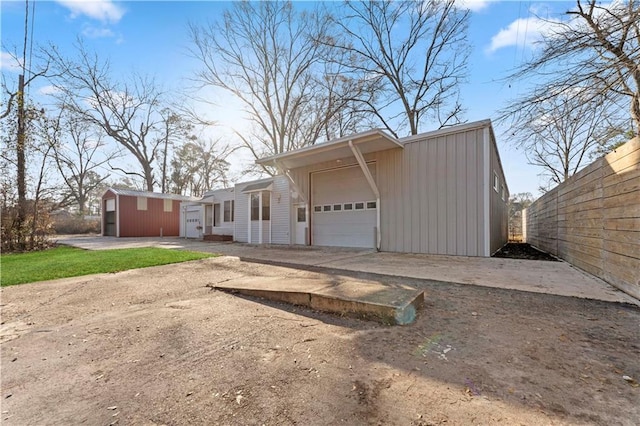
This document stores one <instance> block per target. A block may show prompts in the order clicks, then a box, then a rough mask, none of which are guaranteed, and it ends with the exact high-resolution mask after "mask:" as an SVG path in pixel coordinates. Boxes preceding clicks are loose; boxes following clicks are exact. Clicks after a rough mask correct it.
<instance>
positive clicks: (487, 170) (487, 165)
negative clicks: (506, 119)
mask: <svg viewBox="0 0 640 426" xmlns="http://www.w3.org/2000/svg"><path fill="white" fill-rule="evenodd" d="M482 135H483V145H482V148H483V151H484V155H483V157H484V206H483V207H484V255H485V256H487V257H489V256H491V149H490V140H489V138H490V134H489V127H485V128H484V131H483V132H482Z"/></svg>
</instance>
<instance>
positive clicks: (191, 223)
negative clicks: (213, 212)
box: [185, 210, 201, 238]
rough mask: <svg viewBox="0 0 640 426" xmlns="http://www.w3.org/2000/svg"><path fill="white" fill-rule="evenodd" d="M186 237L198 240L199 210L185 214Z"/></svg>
mask: <svg viewBox="0 0 640 426" xmlns="http://www.w3.org/2000/svg"><path fill="white" fill-rule="evenodd" d="M185 225H186V228H185V232H186V236H187V238H200V231H201V230H200V229H198V227H199V226H201V223H200V210H191V211H187V212H186V224H185Z"/></svg>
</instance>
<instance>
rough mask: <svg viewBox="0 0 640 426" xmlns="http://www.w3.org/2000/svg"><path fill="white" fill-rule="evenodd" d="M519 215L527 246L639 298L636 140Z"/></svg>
mask: <svg viewBox="0 0 640 426" xmlns="http://www.w3.org/2000/svg"><path fill="white" fill-rule="evenodd" d="M522 217H523V230H524V232H525V235H524V238H525V241H527V242H528V243H529V244H531V245H533V246H535V247H537V248H539V249H541V250H543V251H546V252H548V253H551V254H553V255H555V256H557V257H559V258H561V259H564V260H566V261H567V262H569V263H571V264H572V265H574V266H577V267H578V268H580V269H582V270H584V271H587V272H589V273H591V274H593V275H595V276H597V277H599V278H602V279H603V280H605V281H607V282H608V283H610V284H612V285H614V286H616V287H618V288H619V289H621V290H623V291H625V292H626V293H628V294H630V295H632V296H634V297H635V298H638V299H640V138H638V137H636V138H635V139H632V140H630V141H629V142H627V143H626V144H624V145H622V146H621V147H620V148H618V149H616V150H615V151H614V152H612V153H610V154H608V155H606V156H605V157H602V158H600V159H598V160H597V161H595V162H594V163H592V164H590V165H589V166H587V167H585V168H584V169H582V170H581V171H580V172H579V173H576V174H575V175H574V176H572V177H571V178H569V179H568V180H567V181H565V182H563V183H562V184H560V185H558V186H557V187H555V188H554V189H552V190H551V191H549V192H547V193H546V194H545V195H543V196H542V197H540V198H539V199H537V200H536V201H535V202H534V203H533V204H532V205H531V206H530V207H529V208H528V209H526V210H525V211H524V212H523V215H522Z"/></svg>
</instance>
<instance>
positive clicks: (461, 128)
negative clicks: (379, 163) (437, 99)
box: [398, 119, 491, 144]
mask: <svg viewBox="0 0 640 426" xmlns="http://www.w3.org/2000/svg"><path fill="white" fill-rule="evenodd" d="M490 126H491V120H489V119H485V120H479V121H474V122H471V123H465V124H459V125H457V126H452V127H445V128H443V129H438V130H433V131H431V132H425V133H420V134H417V135H411V136H406V137H404V138H400V139H398V140H399V141H400V143H402V144H404V143H406V142H411V141H416V140H420V139H425V138H433V137H436V136H442V135H454V134H456V133H460V132H467V131H469V130H473V129H478V128H482V127H485V128H488V127H490Z"/></svg>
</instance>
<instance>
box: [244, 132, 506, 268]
mask: <svg viewBox="0 0 640 426" xmlns="http://www.w3.org/2000/svg"><path fill="white" fill-rule="evenodd" d="M257 163H258V164H262V165H268V166H272V167H274V168H276V169H277V170H278V171H279V175H277V176H275V177H273V178H269V179H262V180H258V181H254V182H244V183H238V184H236V185H235V191H234V199H235V223H234V240H235V241H239V242H248V243H259V244H264V243H270V244H304V245H312V246H339V247H363V248H371V249H377V250H381V251H390V252H405V253H428V254H449V255H462V256H490V255H491V254H492V253H494V252H495V251H497V250H498V249H499V248H500V247H502V245H504V244H505V243H506V241H507V238H508V233H507V226H508V225H507V223H508V208H507V202H508V199H509V190H508V186H507V184H506V181H505V177H504V172H503V169H502V165H501V162H500V156H499V154H498V148H497V145H496V140H495V135H494V132H493V128H492V126H491V121H490V120H484V121H478V122H474V123H468V124H462V125H458V126H454V127H449V128H446V129H441V130H437V131H433V132H428V133H423V134H419V135H414V136H409V137H405V138H400V139H397V138H394V137H392V136H390V135H389V134H387V133H385V132H384V131H381V130H371V131H367V132H363V133H359V134H355V135H352V136H349V137H344V138H339V139H335V140H332V141H329V142H325V143H321V144H316V145H313V146H309V147H305V148H302V149H298V150H294V151H289V152H285V153H282V154H278V155H274V156H271V157H266V158H261V159H259V160H257Z"/></svg>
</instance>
